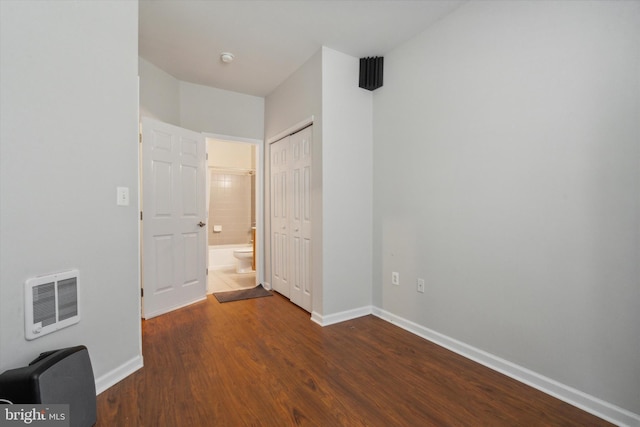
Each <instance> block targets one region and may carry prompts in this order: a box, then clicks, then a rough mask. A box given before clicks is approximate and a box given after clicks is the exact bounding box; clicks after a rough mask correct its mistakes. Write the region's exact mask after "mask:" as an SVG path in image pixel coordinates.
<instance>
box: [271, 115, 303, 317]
mask: <svg viewBox="0 0 640 427" xmlns="http://www.w3.org/2000/svg"><path fill="white" fill-rule="evenodd" d="M311 137H312V127H311V126H309V127H307V128H305V129H303V130H301V131H299V132H297V133H295V134H293V135H290V136H288V137H285V138H283V139H280V140H278V141H276V142H274V143H273V144H271V272H272V285H273V289H274V290H276V291H277V292H279V293H281V294H282V295H284V296H286V297H288V298H289V299H290V300H291V301H292V302H293V303H295V304H297V305H299V306H300V307H302V308H303V309H305V310H307V311H309V312H310V311H311V297H312V293H311V200H310V193H311Z"/></svg>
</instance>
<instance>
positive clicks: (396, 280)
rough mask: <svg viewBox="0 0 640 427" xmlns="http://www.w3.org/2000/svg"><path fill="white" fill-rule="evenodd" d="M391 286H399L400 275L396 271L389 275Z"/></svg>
mask: <svg viewBox="0 0 640 427" xmlns="http://www.w3.org/2000/svg"><path fill="white" fill-rule="evenodd" d="M391 284H392V285H396V286H398V285H400V273H398V272H397V271H394V272H393V273H391Z"/></svg>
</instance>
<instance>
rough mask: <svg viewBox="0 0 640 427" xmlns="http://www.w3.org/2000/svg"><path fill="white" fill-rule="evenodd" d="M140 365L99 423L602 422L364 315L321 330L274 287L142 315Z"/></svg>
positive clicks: (105, 406) (104, 402)
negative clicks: (261, 293) (265, 293)
mask: <svg viewBox="0 0 640 427" xmlns="http://www.w3.org/2000/svg"><path fill="white" fill-rule="evenodd" d="M142 330H143V356H144V364H145V366H144V368H143V369H141V370H139V371H138V372H136V373H135V374H133V375H131V376H129V377H127V378H126V379H124V380H123V381H121V382H120V383H118V384H116V385H115V386H113V387H111V388H110V389H108V390H106V391H105V392H103V393H102V394H100V395H99V396H98V423H97V426H102V427H104V426H108V427H112V426H118V427H126V426H151V427H164V426H171V427H178V426H231V427H233V426H295V425H308V426H331V427H333V426H385V427H387V426H528V427H529V426H603V425H610V424H608V423H606V422H605V421H603V420H601V419H599V418H596V417H594V416H592V415H590V414H588V413H586V412H583V411H581V410H579V409H577V408H575V407H573V406H571V405H568V404H566V403H564V402H562V401H560V400H557V399H555V398H553V397H550V396H548V395H546V394H544V393H542V392H539V391H537V390H535V389H533V388H531V387H528V386H526V385H524V384H521V383H519V382H517V381H515V380H513V379H510V378H508V377H506V376H504V375H502V374H499V373H497V372H495V371H492V370H490V369H488V368H485V367H483V366H481V365H479V364H477V363H475V362H472V361H470V360H467V359H465V358H463V357H461V356H458V355H456V354H455V353H452V352H450V351H448V350H446V349H443V348H442V347H439V346H437V345H435V344H432V343H430V342H429V341H426V340H424V339H422V338H419V337H417V336H415V335H412V334H410V333H409V332H406V331H404V330H402V329H400V328H398V327H396V326H394V325H392V324H389V323H387V322H385V321H383V320H380V319H378V318H376V317H374V316H366V317H363V318H359V319H355V320H351V321H348V322H343V323H340V324H336V325H332V326H327V327H324V328H322V327H320V326H318V325H316V324H315V323H313V322H311V321H310V320H309V314H308V313H306V312H304V311H302V310H300V309H298V308H297V307H296V306H294V305H293V304H291V303H290V302H289V301H288V300H287V299H285V298H284V297H282V296H280V295H277V294H276V295H274V296H273V297H267V298H259V299H253V300H246V301H238V302H231V303H225V304H220V303H218V302H217V301H216V299H215V298H213V297H212V296H209V298H208V299H207V301H205V302H201V303H197V304H194V305H192V306H189V307H187V308H183V309H181V310H178V311H175V312H173V313H169V314H166V315H164V316H160V317H157V318H154V319H151V320H147V321H144V322H143V328H142Z"/></svg>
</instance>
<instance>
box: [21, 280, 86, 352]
mask: <svg viewBox="0 0 640 427" xmlns="http://www.w3.org/2000/svg"><path fill="white" fill-rule="evenodd" d="M78 277H79V275H78V270H70V271H65V272H62V273H56V274H50V275H47V276H39V277H34V278H32V279H29V280H27V282H26V283H25V292H24V293H25V295H24V297H25V298H24V300H25V310H24V318H25V336H26V338H27V339H28V340H33V339H36V338H39V337H41V336H43V335H47V334H50V333H51V332H55V331H57V330H58V329H62V328H66V327H67V326H71V325H73V324H75V323H78V322H79V321H80V311H79V303H78Z"/></svg>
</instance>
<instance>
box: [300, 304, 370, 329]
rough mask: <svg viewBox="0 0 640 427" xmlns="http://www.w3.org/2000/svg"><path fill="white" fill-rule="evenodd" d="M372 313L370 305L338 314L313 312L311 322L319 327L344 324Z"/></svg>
mask: <svg viewBox="0 0 640 427" xmlns="http://www.w3.org/2000/svg"><path fill="white" fill-rule="evenodd" d="M372 313H373V307H372V306H370V305H367V306H364V307H359V308H354V309H352V310H346V311H341V312H339V313H333V314H327V315H326V316H323V315H322V314H320V313H318V312H316V311H314V312H313V313H311V320H312V321H314V322H316V323H317V324H318V325H320V326H329V325H333V324H335V323H340V322H345V321H347V320H352V319H357V318H358V317H362V316H367V315H369V314H372Z"/></svg>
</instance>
